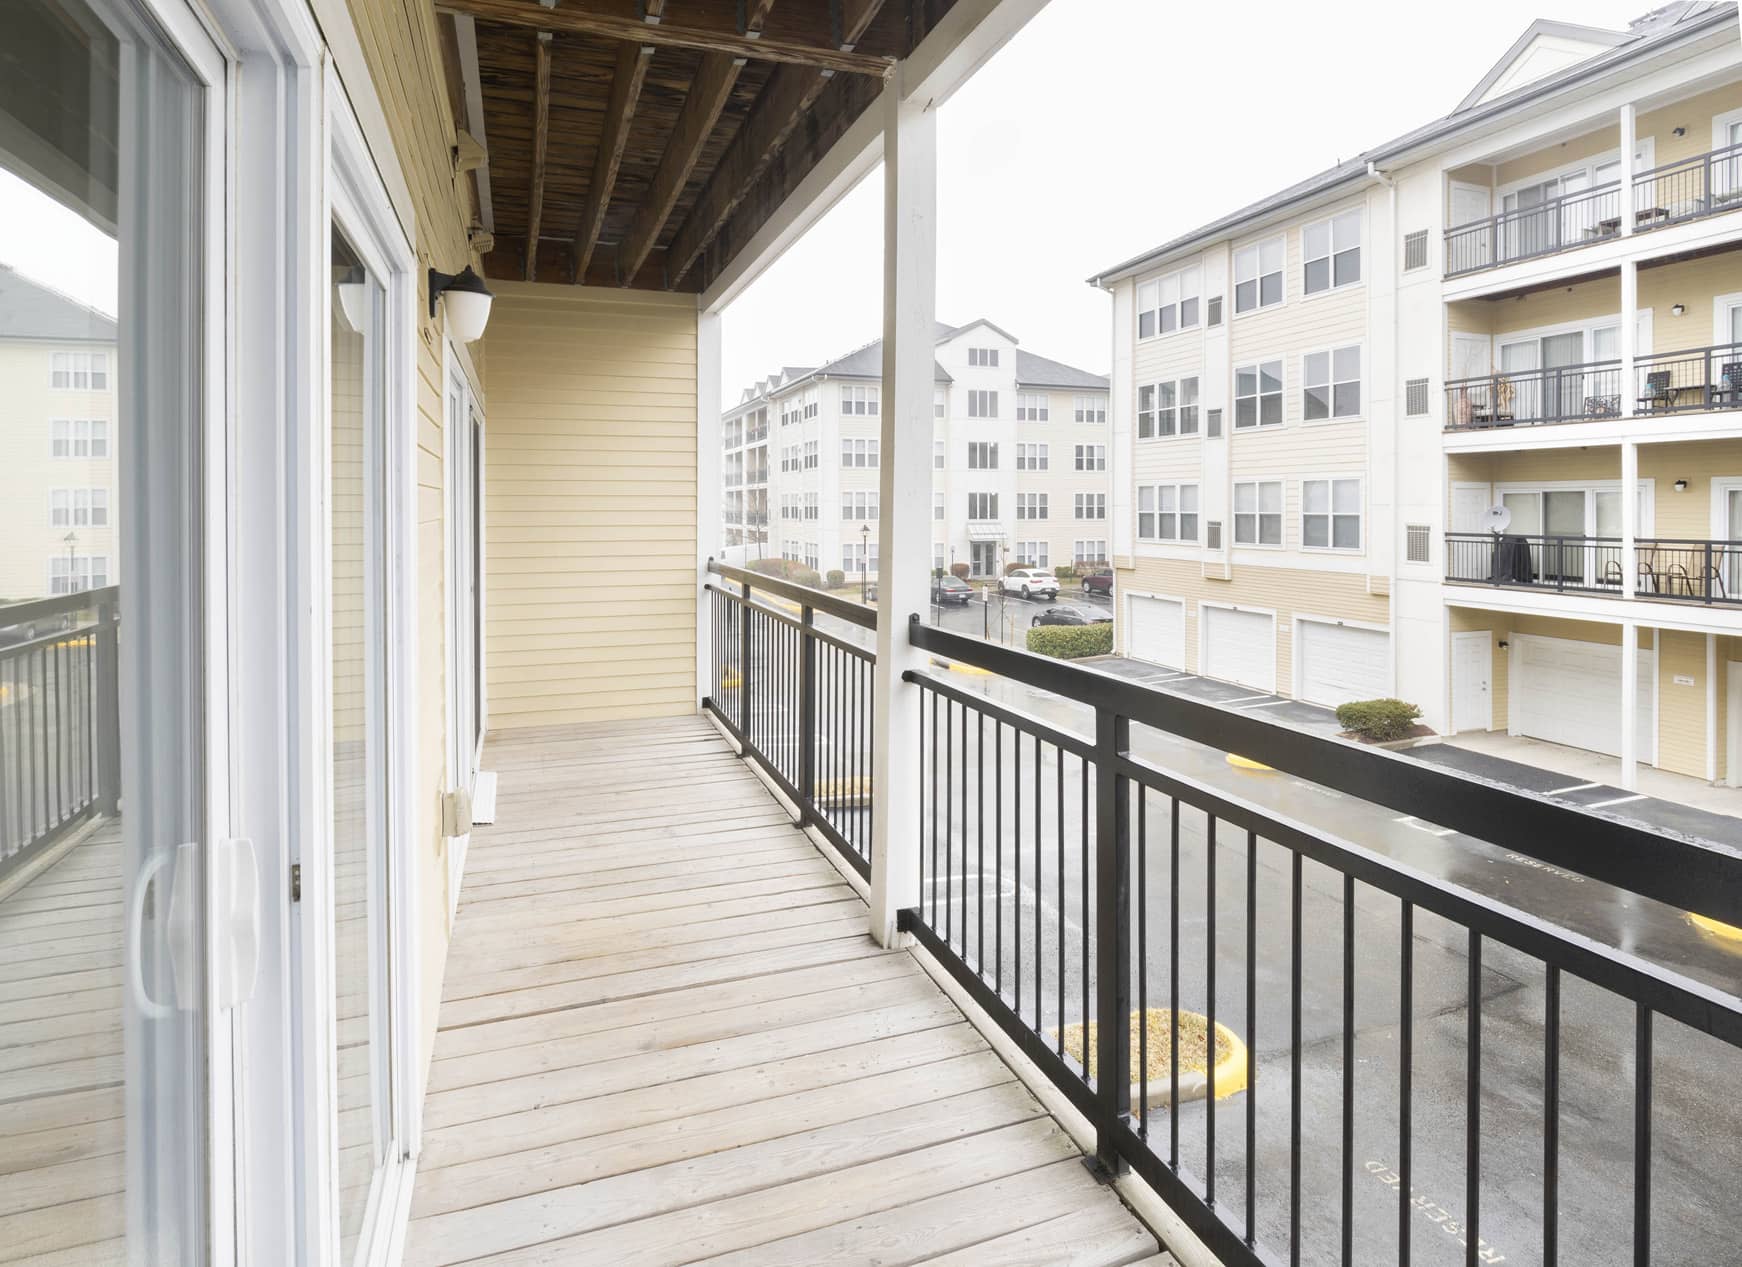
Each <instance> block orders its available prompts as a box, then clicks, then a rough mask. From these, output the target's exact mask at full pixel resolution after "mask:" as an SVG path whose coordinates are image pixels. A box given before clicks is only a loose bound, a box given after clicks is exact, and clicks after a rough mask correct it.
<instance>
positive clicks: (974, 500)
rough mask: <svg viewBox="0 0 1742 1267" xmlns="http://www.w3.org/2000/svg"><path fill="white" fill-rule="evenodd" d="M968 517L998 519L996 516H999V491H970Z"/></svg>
mask: <svg viewBox="0 0 1742 1267" xmlns="http://www.w3.org/2000/svg"><path fill="white" fill-rule="evenodd" d="M968 518H969V519H996V518H998V494H997V493H969V494H968Z"/></svg>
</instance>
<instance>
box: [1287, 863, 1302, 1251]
mask: <svg viewBox="0 0 1742 1267" xmlns="http://www.w3.org/2000/svg"><path fill="white" fill-rule="evenodd" d="M1289 853H1290V855H1291V856H1292V858H1293V863H1294V866H1293V875H1292V880H1291V885H1290V893H1289V908H1290V916H1289V925H1288V930H1289V968H1288V973H1289V1003H1288V1027H1289V1041H1288V1083H1289V1098H1288V1261H1289V1264H1290V1267H1300V1126H1301V1111H1300V1108H1301V1106H1300V1037H1301V1028H1300V995H1301V961H1300V952H1301V927H1300V916H1301V865H1302V861H1301V854H1300V851H1299V850H1298V849H1291V850H1289Z"/></svg>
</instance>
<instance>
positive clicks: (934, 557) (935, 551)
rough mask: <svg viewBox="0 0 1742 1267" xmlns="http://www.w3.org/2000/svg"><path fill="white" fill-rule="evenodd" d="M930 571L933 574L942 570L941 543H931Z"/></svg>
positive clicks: (942, 549)
mask: <svg viewBox="0 0 1742 1267" xmlns="http://www.w3.org/2000/svg"><path fill="white" fill-rule="evenodd" d="M931 570H932V571H934V572H942V571H943V570H944V545H943V543H942V542H941V541H934V542H932V546H931Z"/></svg>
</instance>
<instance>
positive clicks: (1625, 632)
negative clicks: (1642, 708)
mask: <svg viewBox="0 0 1742 1267" xmlns="http://www.w3.org/2000/svg"><path fill="white" fill-rule="evenodd" d="M1618 782H1619V783H1620V784H1621V790H1622V791H1624V792H1637V791H1638V790H1639V626H1638V625H1636V624H1634V623H1633V622H1632V621H1631V620H1629V621H1625V622H1623V623H1622V625H1621V777H1620V779H1619V780H1618Z"/></svg>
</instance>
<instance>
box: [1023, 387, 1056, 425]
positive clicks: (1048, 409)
mask: <svg viewBox="0 0 1742 1267" xmlns="http://www.w3.org/2000/svg"><path fill="white" fill-rule="evenodd" d="M1051 414H1052V406H1051V404H1050V398H1049V397H1048V396H1047V394H1046V393H1045V392H1017V393H1016V421H1018V422H1046V421H1047V420H1048V419H1049V418H1050V416H1051Z"/></svg>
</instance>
